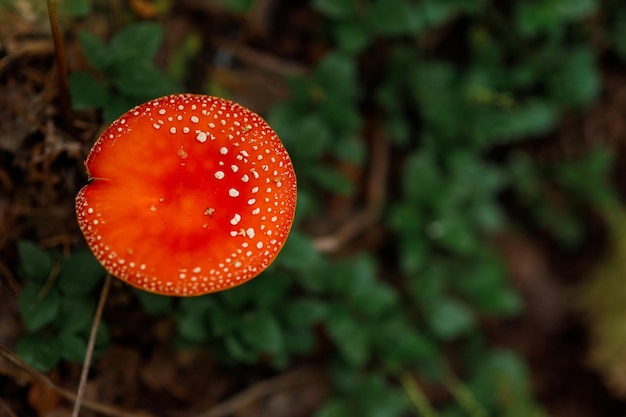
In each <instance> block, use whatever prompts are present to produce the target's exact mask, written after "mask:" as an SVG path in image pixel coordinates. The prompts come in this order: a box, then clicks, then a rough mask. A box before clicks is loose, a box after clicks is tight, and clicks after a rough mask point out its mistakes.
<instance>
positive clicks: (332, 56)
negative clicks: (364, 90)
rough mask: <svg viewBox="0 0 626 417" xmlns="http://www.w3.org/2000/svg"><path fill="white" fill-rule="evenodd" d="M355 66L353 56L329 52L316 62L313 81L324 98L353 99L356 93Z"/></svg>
mask: <svg viewBox="0 0 626 417" xmlns="http://www.w3.org/2000/svg"><path fill="white" fill-rule="evenodd" d="M356 75H357V68H356V62H355V60H354V58H353V57H351V56H349V55H345V54H341V53H329V54H327V55H326V56H324V58H323V59H322V60H321V61H320V62H319V63H318V64H317V67H316V68H315V72H314V74H313V80H314V82H315V83H316V84H317V85H319V86H320V87H321V88H322V90H323V92H324V93H325V97H326V99H329V98H333V99H343V100H346V99H353V98H355V97H356V95H357V91H358V90H357V89H358V86H357V76H356Z"/></svg>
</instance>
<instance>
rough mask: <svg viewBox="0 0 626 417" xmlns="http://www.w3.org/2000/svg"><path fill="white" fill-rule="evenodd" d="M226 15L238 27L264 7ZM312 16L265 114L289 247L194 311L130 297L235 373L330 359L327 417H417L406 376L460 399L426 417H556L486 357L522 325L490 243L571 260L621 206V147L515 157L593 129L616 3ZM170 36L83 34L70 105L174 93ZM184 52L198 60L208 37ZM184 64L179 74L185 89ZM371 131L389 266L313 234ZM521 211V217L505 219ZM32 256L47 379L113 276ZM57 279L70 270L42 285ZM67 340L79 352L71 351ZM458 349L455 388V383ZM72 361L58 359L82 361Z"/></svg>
mask: <svg viewBox="0 0 626 417" xmlns="http://www.w3.org/2000/svg"><path fill="white" fill-rule="evenodd" d="M222 3H223V4H224V5H225V6H226V7H228V8H229V10H231V11H233V12H235V13H238V12H240V13H243V12H245V11H246V10H249V8H250V7H252V6H253V2H250V1H245V0H244V1H242V0H237V1H233V0H222ZM606 3H607V5H608V4H609V2H606ZM310 7H311V8H312V9H313V10H315V11H316V12H317V13H318V14H319V16H320V17H321V18H322V22H323V23H322V24H323V25H324V27H323V28H322V29H323V30H321V31H320V33H323V34H326V38H323V39H321V40H320V42H322V43H323V45H324V46H325V47H326V49H327V51H328V52H327V53H326V55H325V56H324V57H323V58H322V59H321V60H320V61H319V62H318V63H317V64H316V65H315V67H314V68H312V69H311V71H310V74H309V75H307V76H301V77H293V78H291V79H289V80H287V83H288V86H289V89H290V93H291V94H290V97H289V99H288V100H286V101H285V102H283V103H280V104H278V105H277V106H275V107H274V108H273V109H272V110H271V111H270V112H269V114H267V119H268V121H269V123H270V124H271V125H272V126H273V127H274V128H275V129H276V131H277V132H278V133H279V135H280V137H281V138H282V139H283V141H284V143H285V145H286V147H287V148H288V150H289V152H290V155H291V156H292V159H293V162H294V166H295V167H296V171H297V175H298V180H299V201H298V213H297V218H296V225H295V227H294V231H293V232H292V234H291V236H290V238H289V240H288V241H287V244H286V245H285V248H284V249H283V251H282V252H281V254H280V255H279V257H278V259H277V260H276V262H275V263H274V264H273V265H272V266H271V267H270V268H269V269H268V270H267V271H266V272H264V273H263V276H262V277H260V278H258V279H255V280H253V281H252V282H250V283H248V284H246V285H243V286H241V287H238V288H235V289H232V290H229V291H226V292H223V293H218V294H213V295H209V296H204V297H198V298H188V299H181V300H174V299H172V298H167V297H163V296H158V295H153V294H147V293H143V292H140V291H137V292H136V293H137V298H138V300H139V302H140V304H141V305H142V306H143V308H144V310H145V311H146V312H147V313H149V314H152V315H155V316H160V317H168V318H173V319H174V320H175V321H176V323H177V326H178V327H177V334H178V339H177V343H178V344H179V345H180V346H190V345H192V346H198V345H199V346H210V347H211V349H212V351H213V352H214V353H215V355H216V356H217V357H219V358H220V359H221V361H222V362H223V363H224V364H228V365H230V366H238V365H244V364H245V365H252V364H259V365H265V366H268V365H269V366H274V367H276V368H278V369H282V368H285V367H288V366H289V365H290V363H292V361H293V360H294V359H296V358H307V357H313V356H314V355H315V358H316V360H325V361H326V363H327V367H328V370H329V373H330V375H331V383H332V384H333V388H334V390H333V392H334V393H335V394H334V395H333V396H331V397H329V398H328V400H327V402H326V403H325V404H324V405H323V406H322V407H321V408H320V409H319V410H318V412H317V414H316V416H317V417H334V416H346V415H359V416H372V417H374V416H385V417H393V416H400V415H406V413H407V411H408V410H409V409H410V408H411V407H414V406H416V405H415V404H412V403H411V401H409V399H410V398H411V395H409V394H410V393H407V392H403V388H402V385H401V384H400V383H399V380H400V379H401V376H402V375H405V374H406V373H409V374H412V375H415V376H416V378H417V380H418V381H423V382H425V383H427V384H430V385H431V386H436V385H439V386H442V387H445V388H446V389H448V390H449V391H450V394H451V395H450V398H449V401H447V402H446V403H445V404H438V406H437V409H436V411H433V412H432V413H433V415H441V416H446V417H447V416H449V417H452V416H461V415H471V416H481V415H494V416H495V415H497V416H511V417H515V416H544V415H546V414H545V412H544V411H543V410H542V408H541V406H540V405H538V404H537V403H536V401H535V399H534V398H533V392H532V387H531V385H530V382H529V377H528V372H527V369H526V366H525V364H524V361H523V359H522V358H521V357H520V356H518V355H516V354H515V353H513V352H510V351H505V350H499V349H494V348H493V347H492V346H489V344H488V343H487V341H486V340H485V337H484V335H483V333H482V331H481V325H480V323H481V321H482V320H483V319H485V318H491V319H503V318H506V317H510V316H512V315H516V314H519V313H520V312H522V311H523V309H524V305H523V302H522V300H521V298H520V296H519V294H518V293H517V292H516V291H515V290H514V289H513V288H512V287H511V286H510V285H509V283H508V282H507V279H506V273H505V265H504V263H503V260H502V258H501V256H500V254H499V253H498V252H497V250H496V248H495V247H494V244H493V242H492V240H491V239H490V238H491V237H492V236H494V234H496V233H498V232H500V231H502V230H503V229H504V228H506V227H507V226H509V225H512V224H513V225H514V224H515V223H516V222H520V223H521V224H522V225H532V227H534V228H538V229H540V230H541V231H542V232H544V233H546V234H547V236H549V237H551V238H552V239H554V241H555V242H556V243H558V244H561V245H563V247H564V248H575V247H577V245H580V244H581V242H583V241H584V238H585V235H586V233H587V230H586V229H585V224H584V222H583V221H582V219H583V217H582V216H583V215H584V213H585V212H586V211H588V210H590V209H591V208H598V207H600V208H602V207H606V206H608V205H610V204H611V203H612V202H614V201H615V196H614V192H613V190H612V188H611V184H610V179H609V174H610V170H611V167H612V157H611V153H610V151H609V150H607V149H604V148H598V149H595V150H593V151H592V152H589V153H588V154H586V155H581V156H580V157H572V158H570V159H568V160H557V161H550V160H543V161H540V160H538V159H536V158H534V157H533V155H532V154H530V153H528V152H526V151H524V150H523V149H524V148H522V147H520V146H517V145H519V144H522V143H530V142H533V141H540V140H542V139H544V138H545V137H547V136H548V135H550V134H551V133H552V132H554V130H555V129H556V127H557V126H558V123H559V120H560V119H561V117H563V116H564V115H577V114H580V113H581V112H583V111H585V109H586V108H588V106H589V105H591V104H592V103H593V101H594V100H595V99H596V98H597V96H598V95H599V93H600V90H601V88H602V80H601V78H600V71H599V68H598V51H597V50H596V49H595V48H594V44H593V42H592V39H591V36H592V34H591V31H590V30H589V28H588V24H589V23H590V22H591V20H592V19H593V18H594V16H595V13H596V12H597V11H598V9H600V8H602V7H605V6H603V3H602V2H600V1H599V0H571V1H563V0H537V1H526V0H516V1H511V2H509V3H506V6H505V5H497V4H492V2H490V1H488V0H422V1H412V0H344V1H336V0H311V2H310ZM606 7H609V6H606ZM610 7H611V10H610V13H609V15H610V16H609V17H607V19H608V20H609V21H608V24H607V25H606V27H605V28H604V27H603V28H598V27H596V28H595V30H596V31H598V30H605V31H606V36H607V39H608V40H609V43H610V45H609V47H610V48H611V49H610V52H611V53H614V54H615V56H617V57H619V58H621V59H623V60H624V61H626V42H625V41H624V39H626V38H625V36H624V34H626V26H625V24H624V22H625V21H626V19H624V18H623V17H625V16H626V6H625V5H622V4H621V3H620V4H616V3H613V4H612V6H610ZM620 16H621V17H622V18H620ZM162 36H163V34H162V29H161V28H160V26H159V25H157V24H154V23H138V24H133V25H130V26H128V27H127V28H125V29H123V30H121V31H120V32H118V33H117V34H115V35H114V36H113V38H112V39H111V41H110V42H109V43H108V44H106V43H104V42H103V41H102V40H101V39H99V38H97V37H95V36H93V35H91V34H89V33H80V34H79V37H80V42H81V45H82V47H83V50H84V52H85V55H86V57H87V59H88V61H89V63H90V64H91V65H92V66H93V70H94V71H93V72H78V73H74V74H72V76H71V79H70V86H71V89H72V97H73V100H74V105H75V106H76V107H77V108H91V107H97V108H100V109H102V110H103V117H104V119H105V120H111V119H112V118H114V117H115V116H116V115H118V114H120V113H121V112H122V111H125V110H127V109H128V108H129V107H131V106H132V105H134V104H137V102H139V101H142V100H144V99H148V98H151V97H153V96H156V95H161V94H166V93H168V92H171V91H172V90H174V89H175V84H174V83H173V82H171V81H168V80H167V79H166V78H165V76H164V75H163V73H161V72H160V71H159V70H157V69H156V68H155V67H154V65H153V63H152V59H153V57H154V55H155V53H156V52H157V50H158V48H159V45H160V42H161V39H162ZM189 42H190V43H189V45H188V48H189V49H187V51H188V52H189V54H193V53H194V51H197V50H198V48H199V47H198V42H199V40H198V39H197V38H193V39H190V40H189ZM189 54H187V55H185V54H183V55H182V56H181V57H179V59H180V60H181V61H176V62H178V63H176V64H173V66H172V67H173V68H175V70H173V71H171V73H173V74H176V77H175V78H176V79H177V80H182V79H183V78H184V64H181V63H180V62H184V59H185V56H187V57H188V56H189ZM372 60H374V61H375V62H376V70H375V71H374V72H375V75H376V76H375V77H374V79H369V80H368V82H367V84H366V83H365V81H364V80H363V72H364V71H365V69H364V66H365V62H367V61H372ZM369 65H370V67H368V68H370V70H371V65H372V64H371V62H370V63H369ZM364 109H367V111H365V110H364ZM372 114H375V115H376V116H375V118H376V120H375V122H376V123H377V124H378V125H379V126H380V128H381V131H382V134H383V136H384V138H385V139H386V140H387V141H388V142H389V144H390V145H391V148H392V156H393V160H394V162H395V163H396V166H393V167H392V169H391V172H392V174H393V176H392V178H391V180H390V181H389V184H388V193H387V194H388V200H387V201H386V204H385V206H384V211H383V214H384V215H383V219H382V223H383V225H384V227H385V228H386V230H387V232H388V241H387V245H388V249H389V250H386V251H384V257H385V258H383V255H381V254H380V253H368V252H363V253H356V254H353V255H350V256H343V257H330V256H327V255H324V254H321V253H318V252H317V251H316V250H315V245H314V241H313V239H312V238H311V237H310V236H308V235H307V234H306V233H305V232H304V230H307V229H306V226H307V224H308V222H309V221H311V220H314V219H317V218H320V217H323V216H324V215H325V210H326V203H327V199H326V196H327V195H328V194H340V195H344V196H354V195H356V194H357V193H358V192H359V191H360V190H359V189H358V186H359V184H355V183H353V182H352V181H351V180H350V179H349V178H348V177H346V176H345V175H344V174H343V173H342V171H341V170H340V169H339V167H340V166H345V165H352V166H358V167H366V166H367V163H368V161H369V160H370V159H371V156H372V155H371V154H370V148H369V145H368V143H369V139H370V136H371V135H370V132H368V131H366V129H369V128H371V126H372V125H371V124H370V122H372V121H371V120H369V119H368V117H369V116H370V115H372ZM504 201H507V202H508V205H505V204H504ZM511 206H512V207H514V208H515V209H516V210H517V212H519V213H523V214H521V215H519V217H513V216H511V210H510V208H511ZM514 212H515V210H514ZM517 212H516V213H517ZM20 253H21V256H22V270H23V273H24V276H25V277H26V280H27V285H26V287H25V290H24V292H23V294H22V296H21V299H20V306H21V308H22V315H23V318H24V322H25V324H26V327H27V330H28V334H27V336H25V337H24V339H23V340H22V341H21V342H20V346H21V347H19V349H18V351H19V352H20V354H21V355H22V356H23V357H25V358H27V359H28V360H29V361H31V363H35V364H37V366H38V367H40V368H41V369H49V368H50V367H51V366H53V365H54V363H56V361H57V360H58V359H59V358H60V357H61V356H60V354H59V353H58V352H57V353H56V354H51V353H50V352H48V351H46V352H43V351H39V350H37V349H35V347H36V346H38V345H37V343H34V342H33V341H32V340H31V339H32V338H35V339H34V340H38V339H36V338H38V337H39V338H41V337H49V336H50V335H51V334H54V335H56V334H66V333H70V334H72V335H76V334H79V333H80V334H81V335H82V334H84V333H81V332H83V330H84V325H83V324H81V325H80V326H79V327H80V331H79V330H77V329H74V328H72V329H70V330H68V329H66V327H67V326H69V324H68V322H66V321H64V320H65V319H64V318H63V317H67V314H69V312H70V311H71V312H72V314H79V313H80V312H81V311H82V312H83V313H80V314H82V315H83V316H88V314H85V313H86V311H87V310H89V311H91V309H93V308H94V306H93V304H92V303H93V301H92V302H87V301H86V300H87V299H89V297H86V296H85V295H86V294H87V293H89V292H90V291H91V289H92V288H93V285H95V283H97V282H98V279H99V277H101V271H99V270H98V272H97V268H95V267H93V268H91V267H86V268H87V271H79V270H78V267H77V266H76V265H75V266H71V265H72V263H73V262H74V261H72V259H74V257H75V256H78V253H81V252H77V254H76V255H74V254H73V255H72V256H70V257H69V258H64V259H63V260H59V259H61V258H59V257H58V256H57V257H53V256H51V255H50V254H49V253H48V252H44V251H41V250H40V249H37V248H36V247H34V246H32V245H30V244H27V243H23V244H21V246H20ZM80 256H84V257H85V259H83V260H82V261H84V262H85V263H86V264H93V261H92V260H87V259H86V257H88V255H86V254H84V253H83V255H80ZM58 262H62V263H61V265H62V268H61V273H60V274H59V276H58V279H57V280H56V281H55V282H54V283H53V284H47V283H48V282H49V280H50V277H51V276H53V275H54V274H52V273H51V271H52V270H54V265H59V263H58ZM63 271H66V272H65V274H66V276H73V277H74V278H75V279H78V278H77V277H79V276H82V275H87V276H91V278H92V281H90V282H92V283H93V284H85V287H81V288H77V287H76V288H75V287H72V286H71V285H70V286H68V284H67V283H65V284H64V282H65V281H64V279H63ZM76 285H77V284H76ZM78 295H80V296H81V297H80V298H79V297H78ZM79 299H80V300H81V301H80V302H79V301H78V300H79ZM80 309H83V310H80ZM64 311H65V312H66V314H65V315H64V313H63V312H64ZM72 326H74V325H72ZM104 334H105V335H106V332H104ZM29 340H31V341H30V342H29ZM68 343H75V344H76V348H78V342H77V341H76V340H75V339H72V341H70V342H68ZM80 343H82V344H84V340H83V339H81V340H80ZM451 344H454V347H455V352H456V355H457V356H456V357H455V359H456V363H457V364H458V365H459V373H461V375H460V376H461V378H460V379H457V378H456V377H451V373H450V372H451V370H450V367H449V365H448V360H447V356H446V354H447V352H448V348H449V347H450V346H451ZM81 346H82V345H81ZM43 348H44V347H41V348H40V349H43ZM46 349H48V350H49V349H50V348H49V345H46V346H45V349H44V350H46ZM59 352H60V351H59ZM75 352H76V355H75V356H72V357H71V358H70V357H64V359H68V360H74V359H76V357H78V356H79V355H78V349H76V350H75ZM320 358H321V359H320ZM406 389H407V388H406V387H405V390H406ZM413 398H415V396H413ZM416 407H417V406H416ZM425 409H429V408H428V407H426V408H425Z"/></svg>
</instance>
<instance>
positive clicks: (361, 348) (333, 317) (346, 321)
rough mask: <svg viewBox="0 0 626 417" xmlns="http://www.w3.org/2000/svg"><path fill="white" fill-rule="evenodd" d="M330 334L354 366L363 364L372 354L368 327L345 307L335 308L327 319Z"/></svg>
mask: <svg viewBox="0 0 626 417" xmlns="http://www.w3.org/2000/svg"><path fill="white" fill-rule="evenodd" d="M326 330H327V331H328V336H329V337H330V339H331V340H332V341H333V343H334V344H335V346H337V349H338V350H339V352H340V353H341V355H342V356H343V358H344V359H345V360H346V361H347V362H348V363H349V364H351V365H353V366H363V365H364V364H365V362H367V360H368V359H369V356H370V346H369V343H370V341H369V334H368V331H367V329H366V328H365V327H364V326H363V325H362V323H358V322H357V321H355V319H354V318H353V317H351V316H350V313H349V311H347V310H345V309H344V308H337V309H335V310H333V311H332V312H331V313H330V314H329V317H328V320H326Z"/></svg>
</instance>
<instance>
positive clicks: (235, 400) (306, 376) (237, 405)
mask: <svg viewBox="0 0 626 417" xmlns="http://www.w3.org/2000/svg"><path fill="white" fill-rule="evenodd" d="M320 377H321V374H320V372H318V371H316V370H314V369H310V368H303V369H296V370H294V371H291V372H288V373H286V374H283V375H279V376H276V377H274V378H269V379H266V380H263V381H260V382H258V383H256V384H254V385H252V386H251V387H249V388H247V389H245V390H244V391H242V392H240V393H239V394H236V395H235V396H233V397H232V398H230V399H228V400H226V401H224V402H223V403H221V404H219V405H217V406H216V407H213V408H211V409H210V410H208V411H206V412H204V413H202V414H199V415H197V416H196V417H225V416H229V415H236V414H237V411H238V410H240V409H242V408H244V407H246V406H248V405H250V404H252V403H254V402H256V401H259V400H260V399H262V398H264V397H268V396H270V395H272V394H274V393H277V392H281V391H285V390H287V389H291V388H294V387H296V386H300V385H304V384H308V383H310V382H311V381H313V380H316V379H318V378H320Z"/></svg>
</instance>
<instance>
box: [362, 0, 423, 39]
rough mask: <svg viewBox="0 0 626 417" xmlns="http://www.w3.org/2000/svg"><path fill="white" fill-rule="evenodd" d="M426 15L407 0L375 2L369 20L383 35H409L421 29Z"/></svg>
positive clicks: (378, 0) (377, 0)
mask: <svg viewBox="0 0 626 417" xmlns="http://www.w3.org/2000/svg"><path fill="white" fill-rule="evenodd" d="M422 16H424V13H423V11H422V10H420V9H419V8H417V7H415V6H413V5H412V4H411V3H410V2H409V1H407V0H375V1H374V2H373V3H372V5H371V8H370V11H369V20H370V21H371V22H372V24H373V26H374V27H375V28H376V29H377V30H378V31H379V32H380V33H382V34H383V35H408V34H414V33H416V32H417V31H418V30H419V29H421V28H422V27H423V26H424V24H425V22H424V17H422Z"/></svg>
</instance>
